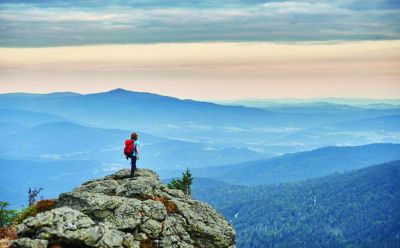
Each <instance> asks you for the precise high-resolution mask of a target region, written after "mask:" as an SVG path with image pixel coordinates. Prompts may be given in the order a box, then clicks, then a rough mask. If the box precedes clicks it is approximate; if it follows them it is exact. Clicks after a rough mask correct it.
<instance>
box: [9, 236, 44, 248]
mask: <svg viewBox="0 0 400 248" xmlns="http://www.w3.org/2000/svg"><path fill="white" fill-rule="evenodd" d="M47 245H48V241H47V240H43V239H30V238H20V239H17V240H12V241H10V247H11V248H14V247H21V248H46V247H47Z"/></svg>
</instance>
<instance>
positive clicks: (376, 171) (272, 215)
mask: <svg viewBox="0 0 400 248" xmlns="http://www.w3.org/2000/svg"><path fill="white" fill-rule="evenodd" d="M399 178H400V161H395V162H389V163H386V164H382V165H376V166H371V167H367V168H364V169H360V170H356V171H352V172H348V173H345V174H336V175H331V176H328V177H324V178H319V179H313V180H308V181H304V182H298V183H288V184H280V185H276V186H253V187H246V186H230V187H226V185H225V187H222V188H220V187H219V186H218V185H216V186H215V187H214V189H213V190H210V188H209V187H206V188H195V189H194V190H193V193H194V197H195V198H197V199H200V200H203V201H206V202H208V203H210V204H211V205H213V206H214V207H215V208H216V209H217V210H219V211H221V212H222V213H223V214H224V216H225V217H226V218H227V219H228V220H230V221H231V223H232V224H233V225H234V227H235V230H236V233H237V245H238V247H242V248H248V247H249V248H250V247H398V244H399V243H400V235H399V233H400V225H399V220H400V212H399V206H400V181H399V180H398V179H399Z"/></svg>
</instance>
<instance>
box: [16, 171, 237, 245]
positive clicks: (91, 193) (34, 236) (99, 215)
mask: <svg viewBox="0 0 400 248" xmlns="http://www.w3.org/2000/svg"><path fill="white" fill-rule="evenodd" d="M129 174H130V171H129V170H127V169H125V170H121V171H118V172H117V173H115V174H112V175H110V176H106V177H104V178H102V179H95V180H91V181H88V182H86V183H84V184H83V185H81V186H80V187H78V188H76V189H74V190H73V191H72V192H69V193H63V194H61V195H60V197H59V199H58V203H57V204H58V205H57V208H56V209H53V210H51V211H47V212H44V213H40V214H38V215H37V216H35V217H31V218H29V219H27V220H25V221H24V222H23V224H21V225H19V226H18V228H17V232H18V236H19V239H17V240H15V241H13V242H12V243H11V247H51V246H52V245H55V246H58V247H138V248H139V247H140V248H147V247H176V248H178V247H182V248H183V247H204V248H210V247H218V248H219V247H220V248H223V247H227V248H228V247H229V248H233V247H235V231H234V229H233V227H232V225H230V224H229V223H228V222H227V221H226V220H225V219H224V217H223V216H222V215H221V214H219V213H217V212H216V211H215V210H214V209H213V208H212V207H211V206H209V205H208V204H205V203H202V202H199V201H196V200H193V199H192V198H191V197H188V196H185V195H184V194H183V192H182V191H180V190H172V189H169V188H167V187H166V186H165V185H163V184H162V183H161V181H160V179H159V177H158V176H157V174H155V173H154V172H153V171H151V170H147V169H139V170H137V173H136V175H135V177H134V178H133V179H132V178H129Z"/></svg>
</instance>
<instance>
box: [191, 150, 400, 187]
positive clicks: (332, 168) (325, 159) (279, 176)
mask: <svg viewBox="0 0 400 248" xmlns="http://www.w3.org/2000/svg"><path fill="white" fill-rule="evenodd" d="M397 159H400V144H372V145H365V146H354V147H325V148H320V149H316V150H312V151H308V152H300V153H293V154H285V155H283V156H281V157H277V158H272V159H266V160H256V161H250V162H245V163H241V164H234V165H227V166H218V167H213V168H211V167H209V168H197V169H193V170H192V173H193V175H194V176H199V177H208V178H213V179H217V180H220V181H223V182H226V183H231V184H244V185H257V184H276V183H284V182H294V181H300V180H305V179H309V178H315V177H322V176H326V175H329V174H333V173H342V172H345V171H349V170H354V169H359V168H363V167H366V166H369V165H371V164H378V163H383V162H388V161H392V160H397Z"/></svg>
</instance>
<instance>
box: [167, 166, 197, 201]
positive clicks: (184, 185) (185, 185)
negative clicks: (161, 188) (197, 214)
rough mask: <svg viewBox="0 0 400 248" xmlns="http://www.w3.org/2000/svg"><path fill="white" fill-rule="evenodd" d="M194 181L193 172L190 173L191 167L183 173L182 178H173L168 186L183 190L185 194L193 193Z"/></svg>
mask: <svg viewBox="0 0 400 248" xmlns="http://www.w3.org/2000/svg"><path fill="white" fill-rule="evenodd" d="M192 182H193V177H192V173H190V171H189V169H186V171H185V172H183V173H182V179H172V181H171V182H170V183H169V184H168V185H167V186H168V188H170V189H179V190H182V191H183V193H184V194H185V195H192V189H191V186H192Z"/></svg>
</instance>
